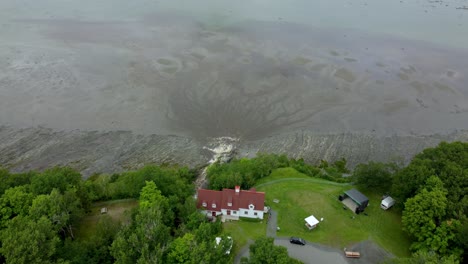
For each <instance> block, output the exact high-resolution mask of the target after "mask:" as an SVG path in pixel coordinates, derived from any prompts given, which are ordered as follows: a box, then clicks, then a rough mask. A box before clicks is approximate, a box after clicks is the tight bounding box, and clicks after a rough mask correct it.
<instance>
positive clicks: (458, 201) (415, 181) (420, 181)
mask: <svg viewBox="0 0 468 264" xmlns="http://www.w3.org/2000/svg"><path fill="white" fill-rule="evenodd" d="M432 175H435V176H437V177H439V178H440V179H441V180H442V182H443V183H444V188H445V189H447V191H448V195H447V198H448V199H447V214H448V216H450V217H455V218H458V217H460V216H461V215H466V214H468V211H467V210H468V204H465V203H464V202H463V201H466V200H464V199H465V198H464V197H466V194H467V193H468V143H465V142H463V143H462V142H453V143H446V142H442V143H440V144H439V146H437V147H435V148H427V149H425V150H424V151H422V152H421V153H419V154H418V155H416V156H415V157H414V158H413V160H412V161H411V163H410V164H409V165H408V166H407V167H405V168H403V169H402V170H400V171H399V172H398V173H396V175H395V178H394V185H393V187H392V195H393V196H395V197H396V198H397V200H399V201H402V202H404V201H406V199H408V198H410V197H413V196H414V195H416V193H417V192H418V191H419V190H420V189H421V186H424V183H425V182H426V180H427V179H428V178H429V177H430V176H432Z"/></svg>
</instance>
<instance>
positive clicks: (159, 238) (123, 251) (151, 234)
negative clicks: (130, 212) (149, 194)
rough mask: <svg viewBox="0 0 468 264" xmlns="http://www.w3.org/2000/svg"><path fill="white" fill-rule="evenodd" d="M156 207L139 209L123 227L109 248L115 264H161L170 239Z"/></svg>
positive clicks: (159, 211)
mask: <svg viewBox="0 0 468 264" xmlns="http://www.w3.org/2000/svg"><path fill="white" fill-rule="evenodd" d="M163 216H164V215H163V213H162V211H161V210H160V209H159V208H158V206H153V207H146V208H140V209H139V211H138V213H137V215H136V216H135V218H134V219H133V220H132V223H131V224H130V225H128V226H124V227H123V228H122V229H121V230H120V231H119V233H118V234H117V236H116V238H115V240H114V242H113V243H112V246H111V255H112V256H113V257H114V258H115V260H116V262H115V263H121V264H125V263H135V262H136V263H162V256H163V253H164V251H165V249H166V246H167V243H168V241H169V238H170V233H169V230H170V228H169V227H167V226H166V225H164V222H163V220H162V219H163Z"/></svg>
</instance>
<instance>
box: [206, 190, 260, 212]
mask: <svg viewBox="0 0 468 264" xmlns="http://www.w3.org/2000/svg"><path fill="white" fill-rule="evenodd" d="M204 203H205V204H206V206H204V205H203V204H204ZM213 203H214V204H215V205H216V207H213V206H212V204H213ZM229 203H231V206H229ZM250 205H253V206H254V208H253V209H254V210H261V211H263V208H264V206H265V193H264V192H256V191H243V190H240V191H239V193H236V191H235V190H232V189H223V190H222V191H213V190H205V189H200V190H198V196H197V207H198V208H206V209H207V210H211V211H221V209H227V210H239V208H242V209H249V206H250Z"/></svg>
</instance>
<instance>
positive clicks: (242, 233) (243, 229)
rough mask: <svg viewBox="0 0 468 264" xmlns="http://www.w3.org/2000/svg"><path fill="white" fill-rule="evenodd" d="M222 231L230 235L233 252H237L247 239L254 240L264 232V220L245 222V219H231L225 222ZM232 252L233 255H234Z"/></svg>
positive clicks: (263, 234) (265, 225)
mask: <svg viewBox="0 0 468 264" xmlns="http://www.w3.org/2000/svg"><path fill="white" fill-rule="evenodd" d="M223 227H224V232H225V233H227V234H229V235H230V236H232V238H233V239H234V241H235V243H234V248H233V251H232V252H234V253H235V254H237V252H239V249H241V248H242V247H243V246H245V245H246V244H247V242H248V240H249V239H251V240H255V239H257V238H259V237H261V236H265V234H266V227H267V224H266V221H262V222H247V221H242V220H239V221H232V222H225V223H224V225H223ZM235 254H234V255H235Z"/></svg>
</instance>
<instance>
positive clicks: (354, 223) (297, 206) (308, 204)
mask: <svg viewBox="0 0 468 264" xmlns="http://www.w3.org/2000/svg"><path fill="white" fill-rule="evenodd" d="M351 188H353V187H352V186H350V185H348V184H337V183H334V182H329V181H324V180H321V179H315V178H310V177H308V176H306V175H303V174H301V173H299V172H297V171H296V170H294V169H292V168H284V169H278V170H275V171H274V172H273V173H272V174H271V176H269V177H267V178H265V179H262V181H261V182H260V183H259V184H258V185H257V190H258V191H264V192H265V193H266V198H265V203H266V204H267V205H269V206H271V207H272V208H273V210H276V211H277V212H278V226H279V227H280V228H281V230H280V231H279V232H278V234H277V235H278V236H300V237H303V238H305V239H306V240H308V241H313V242H317V243H321V244H325V245H329V246H333V247H337V248H343V247H346V246H350V245H351V244H353V243H356V242H359V241H362V240H367V239H371V240H373V241H375V242H376V243H377V244H379V245H380V246H381V247H383V248H384V249H386V250H388V251H389V252H391V253H393V254H395V255H396V256H399V257H404V256H409V255H410V252H409V246H410V241H409V239H408V237H407V236H406V234H405V233H403V231H402V230H401V215H400V214H398V213H397V212H396V211H394V210H392V209H390V210H389V211H384V210H382V209H380V195H379V194H373V193H368V192H363V193H364V194H365V195H366V196H367V197H368V198H369V207H367V208H366V211H365V212H366V213H367V214H368V215H367V216H366V215H364V214H360V215H356V214H354V213H353V212H351V210H349V209H346V210H345V209H343V204H342V203H341V202H340V201H338V195H339V194H341V193H343V192H344V191H346V190H349V189H351ZM273 199H278V200H279V201H280V202H279V203H277V204H276V203H273ZM311 214H313V215H314V216H315V217H316V218H317V219H320V218H324V221H323V222H321V223H320V224H319V225H318V227H317V228H316V229H314V230H308V229H307V228H306V227H305V221H304V218H306V217H308V216H309V215H311ZM353 217H354V219H353Z"/></svg>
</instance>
